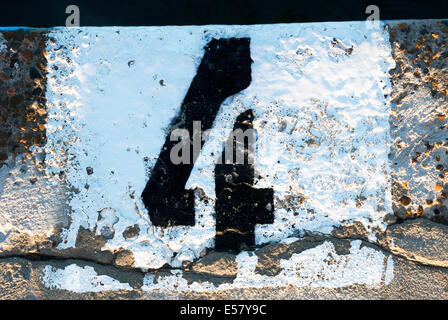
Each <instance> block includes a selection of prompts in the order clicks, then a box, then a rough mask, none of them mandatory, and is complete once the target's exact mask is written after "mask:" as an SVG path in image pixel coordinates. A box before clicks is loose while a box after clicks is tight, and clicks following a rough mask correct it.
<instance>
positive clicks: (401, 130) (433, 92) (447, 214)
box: [389, 21, 448, 224]
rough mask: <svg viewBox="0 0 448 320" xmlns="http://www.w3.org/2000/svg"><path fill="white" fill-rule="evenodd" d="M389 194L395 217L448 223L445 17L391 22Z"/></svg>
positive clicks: (447, 32) (446, 24)
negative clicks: (390, 187) (390, 183)
mask: <svg viewBox="0 0 448 320" xmlns="http://www.w3.org/2000/svg"><path fill="white" fill-rule="evenodd" d="M389 28H390V41H391V47H392V54H393V58H394V60H395V63H396V67H395V68H394V69H393V70H391V72H390V74H391V81H392V88H393V91H392V94H391V102H392V104H391V109H392V112H391V117H390V125H391V137H392V145H391V153H390V160H391V165H392V196H393V202H394V211H395V214H396V215H397V217H398V218H399V219H408V218H412V217H417V216H422V215H423V216H425V217H428V218H431V219H434V220H435V221H438V222H441V223H445V224H446V223H448V210H447V207H446V204H447V196H448V193H447V192H448V185H447V183H446V179H447V174H448V152H447V149H448V130H447V129H448V128H447V123H446V121H447V117H448V98H447V88H448V47H447V41H448V22H447V21H403V22H392V23H389Z"/></svg>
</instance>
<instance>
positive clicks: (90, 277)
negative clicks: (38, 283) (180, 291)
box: [43, 264, 132, 293]
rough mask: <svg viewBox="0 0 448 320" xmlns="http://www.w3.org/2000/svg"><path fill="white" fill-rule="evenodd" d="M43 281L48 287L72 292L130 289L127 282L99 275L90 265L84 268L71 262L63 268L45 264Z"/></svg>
mask: <svg viewBox="0 0 448 320" xmlns="http://www.w3.org/2000/svg"><path fill="white" fill-rule="evenodd" d="M43 283H44V285H45V286H46V287H47V288H50V289H63V290H70V291H73V292H78V293H81V292H100V291H107V290H132V287H131V286H130V285H129V284H128V283H121V282H119V281H118V280H115V279H114V278H111V277H109V276H105V275H101V276H99V275H98V274H97V273H96V271H95V269H94V268H93V267H90V266H85V267H84V268H82V267H80V266H78V265H76V264H71V265H69V266H67V267H65V268H64V269H58V268H55V267H52V266H48V265H47V266H45V268H44V276H43Z"/></svg>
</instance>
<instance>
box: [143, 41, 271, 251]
mask: <svg viewBox="0 0 448 320" xmlns="http://www.w3.org/2000/svg"><path fill="white" fill-rule="evenodd" d="M251 63H252V60H251V58H250V39H248V38H229V39H213V40H211V41H210V42H209V43H208V44H207V46H206V47H205V53H204V56H203V58H202V61H201V64H200V65H199V67H198V70H197V73H196V76H195V77H194V79H193V81H192V83H191V85H190V88H189V90H188V92H187V94H186V96H185V98H184V100H183V102H182V106H181V110H180V112H179V114H178V115H177V116H176V117H175V118H174V119H173V120H172V122H171V130H170V132H169V134H168V135H167V137H166V140H165V143H164V145H163V147H162V150H161V151H160V154H159V157H158V160H157V162H156V164H155V165H154V167H153V169H152V172H151V175H150V178H149V181H148V183H147V184H146V187H145V189H144V190H143V193H142V200H143V203H144V205H145V207H146V208H147V210H148V213H149V216H150V218H151V221H152V223H153V224H154V225H156V226H162V227H166V226H176V225H185V226H193V225H194V224H195V210H194V191H193V190H185V185H186V183H187V180H188V177H189V176H190V173H191V170H192V169H193V166H194V163H195V162H196V158H197V157H198V154H197V153H195V152H193V151H194V150H193V149H192V148H193V144H192V143H190V148H191V152H190V157H191V159H190V160H191V161H189V162H188V163H187V164H185V163H180V164H174V163H172V162H171V161H170V151H171V149H172V147H173V146H174V145H175V144H176V142H173V141H171V140H170V133H171V131H172V130H174V129H186V130H188V132H189V133H190V137H193V121H199V122H200V124H201V130H202V131H206V130H208V129H210V128H211V127H212V125H213V121H214V120H215V117H216V114H217V113H218V111H219V108H220V106H221V104H222V102H223V101H224V100H225V99H226V98H228V97H230V96H232V95H234V94H236V93H238V92H240V91H242V90H244V89H246V88H247V87H248V86H249V84H250V82H251V80H252V78H251ZM252 119H253V113H252V110H248V111H247V112H245V113H243V114H241V115H240V116H239V117H238V119H237V121H236V122H235V128H241V126H242V123H244V125H245V126H248V125H249V126H250V127H251V126H252ZM243 120H244V121H243ZM203 144H204V142H203V141H201V148H202V146H203ZM246 150H247V149H246ZM226 174H227V175H228V174H231V175H232V174H233V176H238V177H240V178H238V179H236V180H235V181H232V180H229V179H227V180H226V179H225V178H223V177H225V175H226ZM253 179H254V171H253V167H252V166H251V165H250V164H249V163H247V164H246V163H245V164H218V165H217V166H216V168H215V188H216V197H217V200H216V208H215V209H216V210H215V211H216V231H217V233H216V238H215V248H216V250H232V251H239V250H241V249H244V248H247V247H251V246H253V245H254V242H255V236H254V228H255V224H257V223H258V224H259V223H273V220H274V216H273V205H272V203H273V190H272V189H255V188H253V187H252V184H253Z"/></svg>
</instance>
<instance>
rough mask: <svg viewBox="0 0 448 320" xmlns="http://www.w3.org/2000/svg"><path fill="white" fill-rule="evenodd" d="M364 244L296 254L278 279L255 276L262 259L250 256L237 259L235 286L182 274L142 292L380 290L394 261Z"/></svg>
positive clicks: (152, 281)
mask: <svg viewBox="0 0 448 320" xmlns="http://www.w3.org/2000/svg"><path fill="white" fill-rule="evenodd" d="M360 246H361V241H360V240H354V241H352V242H351V248H350V254H348V255H339V254H337V253H336V250H335V248H334V246H333V244H332V243H331V242H328V241H327V242H324V243H323V244H321V245H319V246H317V247H315V248H312V249H308V250H305V251H303V252H301V253H296V254H293V255H292V257H291V259H288V260H285V259H282V260H281V261H280V266H281V267H282V268H283V270H282V271H281V272H280V273H279V274H278V275H277V276H265V275H260V274H256V273H255V268H256V266H257V262H258V257H257V256H256V255H254V254H252V253H250V252H242V253H240V254H239V255H238V256H237V262H238V274H237V277H236V279H235V280H234V281H233V282H232V283H228V284H227V283H226V284H221V285H219V286H214V285H213V284H211V283H209V282H204V283H198V282H193V283H191V284H188V283H187V280H185V279H184V278H183V277H182V272H181V271H172V275H170V276H165V277H160V278H155V277H154V275H146V276H145V279H144V282H143V287H142V290H145V291H154V290H160V291H164V290H177V291H197V292H204V291H212V290H228V289H236V288H279V287H287V286H289V285H293V286H296V287H323V288H341V287H344V286H350V285H361V284H363V285H368V286H373V287H378V286H379V285H381V284H382V281H383V280H382V279H385V280H384V283H385V284H388V283H390V281H391V280H392V279H393V258H392V256H388V257H387V256H385V255H384V254H383V253H382V252H381V251H378V250H375V249H372V248H370V247H362V248H361V247H360Z"/></svg>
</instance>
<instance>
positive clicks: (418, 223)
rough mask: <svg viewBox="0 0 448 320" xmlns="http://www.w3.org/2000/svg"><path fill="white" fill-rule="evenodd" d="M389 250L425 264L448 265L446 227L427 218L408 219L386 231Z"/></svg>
mask: <svg viewBox="0 0 448 320" xmlns="http://www.w3.org/2000/svg"><path fill="white" fill-rule="evenodd" d="M386 239H387V245H388V249H389V250H390V252H392V253H394V254H396V255H400V256H402V257H405V258H406V259H409V260H412V261H416V262H419V263H422V264H426V265H432V266H439V267H445V268H446V267H448V227H447V226H445V225H441V224H438V223H434V222H432V221H430V220H427V219H417V220H408V221H405V222H403V223H401V224H396V225H393V226H390V227H389V228H388V229H387V232H386Z"/></svg>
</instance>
